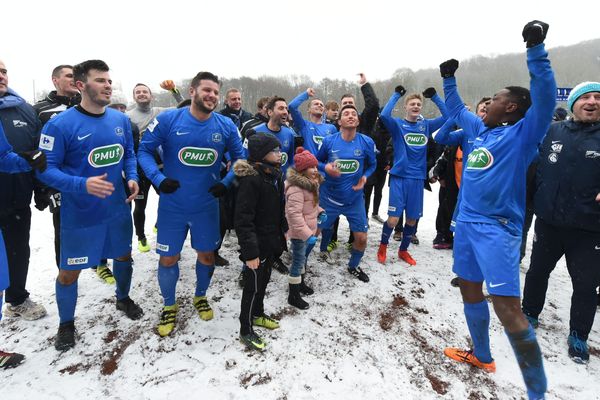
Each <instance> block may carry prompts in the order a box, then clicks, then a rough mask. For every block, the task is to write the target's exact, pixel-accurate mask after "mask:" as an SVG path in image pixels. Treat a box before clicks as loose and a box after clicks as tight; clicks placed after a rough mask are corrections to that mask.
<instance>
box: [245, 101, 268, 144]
mask: <svg viewBox="0 0 600 400" xmlns="http://www.w3.org/2000/svg"><path fill="white" fill-rule="evenodd" d="M268 103H269V98H268V97H261V98H260V99H258V101H257V102H256V109H257V111H256V114H254V118H252V119H249V120H248V121H246V122H244V124H243V125H242V129H240V135H242V140H244V139H246V135H247V132H248V130H249V129H252V128H254V127H255V126H258V125H260V124H262V123H266V122H268V121H269V114H268V113H267V104H268Z"/></svg>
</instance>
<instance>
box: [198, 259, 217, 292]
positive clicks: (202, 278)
mask: <svg viewBox="0 0 600 400" xmlns="http://www.w3.org/2000/svg"><path fill="white" fill-rule="evenodd" d="M213 272H215V266H214V265H205V264H202V263H201V262H200V261H196V296H206V291H207V290H208V287H209V286H210V281H211V279H212V276H213Z"/></svg>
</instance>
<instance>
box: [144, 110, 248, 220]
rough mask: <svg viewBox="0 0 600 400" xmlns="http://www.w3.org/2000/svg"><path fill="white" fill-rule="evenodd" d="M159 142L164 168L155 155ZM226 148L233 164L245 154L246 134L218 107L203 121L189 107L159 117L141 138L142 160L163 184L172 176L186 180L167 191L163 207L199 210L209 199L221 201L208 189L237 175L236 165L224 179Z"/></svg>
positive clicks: (157, 182) (160, 206) (157, 183)
mask: <svg viewBox="0 0 600 400" xmlns="http://www.w3.org/2000/svg"><path fill="white" fill-rule="evenodd" d="M158 146H161V147H162V150H163V153H162V159H163V164H164V169H163V171H162V172H161V171H160V170H159V169H158V165H157V164H156V160H155V159H154V150H155V149H156V148H157V147H158ZM226 152H229V155H230V157H231V160H232V163H233V162H235V161H236V160H238V159H243V158H245V152H244V148H243V147H242V141H241V138H240V134H239V132H238V130H237V128H236V127H235V125H234V124H233V122H232V121H231V119H229V118H228V117H226V116H223V115H221V114H219V113H216V112H213V113H211V115H210V117H209V118H208V119H207V120H206V121H200V120H198V119H197V118H195V117H194V116H193V115H192V114H191V112H190V109H189V107H184V108H179V109H175V110H169V111H165V112H164V113H162V114H160V115H159V116H157V117H156V118H155V119H154V121H153V122H151V123H150V125H148V128H147V129H146V133H145V134H144V137H143V138H142V142H141V143H140V148H139V150H138V158H139V162H140V165H141V167H142V169H143V170H144V172H145V173H146V176H147V177H148V179H150V181H151V182H152V183H153V184H154V185H155V186H157V187H158V186H160V183H161V182H162V181H163V180H165V179H166V178H167V177H168V178H171V179H175V180H178V181H179V183H180V185H181V187H180V188H179V189H177V190H176V191H175V192H173V193H161V195H160V200H159V203H158V210H159V212H161V211H166V212H172V213H199V212H202V211H203V210H205V209H206V205H207V204H210V203H215V202H217V201H218V200H217V199H216V198H215V197H213V195H212V194H210V193H209V192H208V189H209V188H210V187H211V186H212V185H214V184H215V183H217V182H219V181H221V182H223V183H224V184H225V185H226V186H228V185H229V184H230V183H231V181H232V180H233V178H234V175H233V169H232V170H230V171H229V172H228V174H227V175H226V176H225V178H223V179H222V180H220V168H221V165H220V161H221V159H222V158H223V155H224V154H225V153H226Z"/></svg>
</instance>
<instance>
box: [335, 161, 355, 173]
mask: <svg viewBox="0 0 600 400" xmlns="http://www.w3.org/2000/svg"><path fill="white" fill-rule="evenodd" d="M335 164H336V165H337V167H338V170H339V171H340V173H342V174H353V173H355V172H357V171H358V168H359V167H360V163H359V162H358V161H357V160H342V159H338V160H335Z"/></svg>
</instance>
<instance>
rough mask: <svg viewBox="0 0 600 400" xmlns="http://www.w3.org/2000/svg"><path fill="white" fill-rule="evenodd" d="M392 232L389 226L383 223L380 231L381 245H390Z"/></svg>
mask: <svg viewBox="0 0 600 400" xmlns="http://www.w3.org/2000/svg"><path fill="white" fill-rule="evenodd" d="M392 232H394V228H393V227H391V226H389V225H388V223H387V222H384V223H383V228H382V230H381V243H382V244H388V243H390V236H391V235H392Z"/></svg>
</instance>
